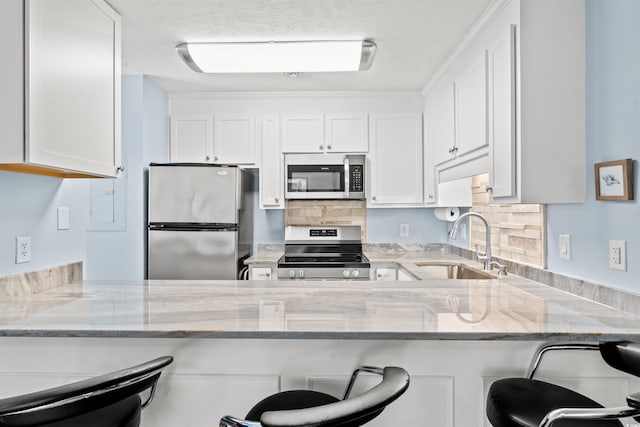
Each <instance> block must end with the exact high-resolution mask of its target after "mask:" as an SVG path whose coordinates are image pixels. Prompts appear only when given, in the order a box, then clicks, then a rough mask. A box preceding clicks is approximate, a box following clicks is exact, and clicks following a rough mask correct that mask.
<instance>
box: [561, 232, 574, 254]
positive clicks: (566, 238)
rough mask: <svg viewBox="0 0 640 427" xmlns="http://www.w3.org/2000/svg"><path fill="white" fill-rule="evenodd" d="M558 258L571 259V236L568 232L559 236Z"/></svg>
mask: <svg viewBox="0 0 640 427" xmlns="http://www.w3.org/2000/svg"><path fill="white" fill-rule="evenodd" d="M559 244H560V249H559V250H560V259H571V236H570V235H569V234H561V235H560V236H559Z"/></svg>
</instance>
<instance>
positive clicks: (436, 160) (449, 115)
mask: <svg viewBox="0 0 640 427" xmlns="http://www.w3.org/2000/svg"><path fill="white" fill-rule="evenodd" d="M454 102H455V94H454V89H453V82H452V83H451V84H449V85H447V86H446V88H445V89H444V90H442V92H440V93H438V94H436V96H434V100H433V101H432V102H431V103H430V104H428V106H427V108H426V109H425V129H426V131H427V133H426V135H425V142H426V144H429V145H430V150H428V151H430V152H431V153H432V156H433V158H432V159H433V164H434V165H437V164H440V163H443V162H445V161H447V160H450V159H452V158H453V156H454V155H455V145H456V133H455V130H456V127H455V126H456V124H455V104H454ZM425 152H427V150H425Z"/></svg>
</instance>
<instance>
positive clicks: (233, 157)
mask: <svg viewBox="0 0 640 427" xmlns="http://www.w3.org/2000/svg"><path fill="white" fill-rule="evenodd" d="M213 130H214V138H213V161H214V162H215V163H223V164H237V165H241V164H254V163H255V162H256V155H255V150H256V138H255V134H256V128H255V122H254V118H253V116H252V115H245V114H242V115H238V114H236V115H215V116H214V120H213Z"/></svg>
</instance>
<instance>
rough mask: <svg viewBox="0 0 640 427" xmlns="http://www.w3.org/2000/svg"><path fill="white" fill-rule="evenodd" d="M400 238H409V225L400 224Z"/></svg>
mask: <svg viewBox="0 0 640 427" xmlns="http://www.w3.org/2000/svg"><path fill="white" fill-rule="evenodd" d="M400 237H409V224H400Z"/></svg>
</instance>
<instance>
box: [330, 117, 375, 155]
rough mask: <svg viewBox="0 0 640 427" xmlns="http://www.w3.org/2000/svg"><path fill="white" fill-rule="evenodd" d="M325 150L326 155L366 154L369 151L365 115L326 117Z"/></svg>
mask: <svg viewBox="0 0 640 427" xmlns="http://www.w3.org/2000/svg"><path fill="white" fill-rule="evenodd" d="M325 148H326V152H327V153H330V152H333V153H366V152H367V151H369V135H368V125H367V115H366V114H356V115H345V114H328V115H326V116H325Z"/></svg>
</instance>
